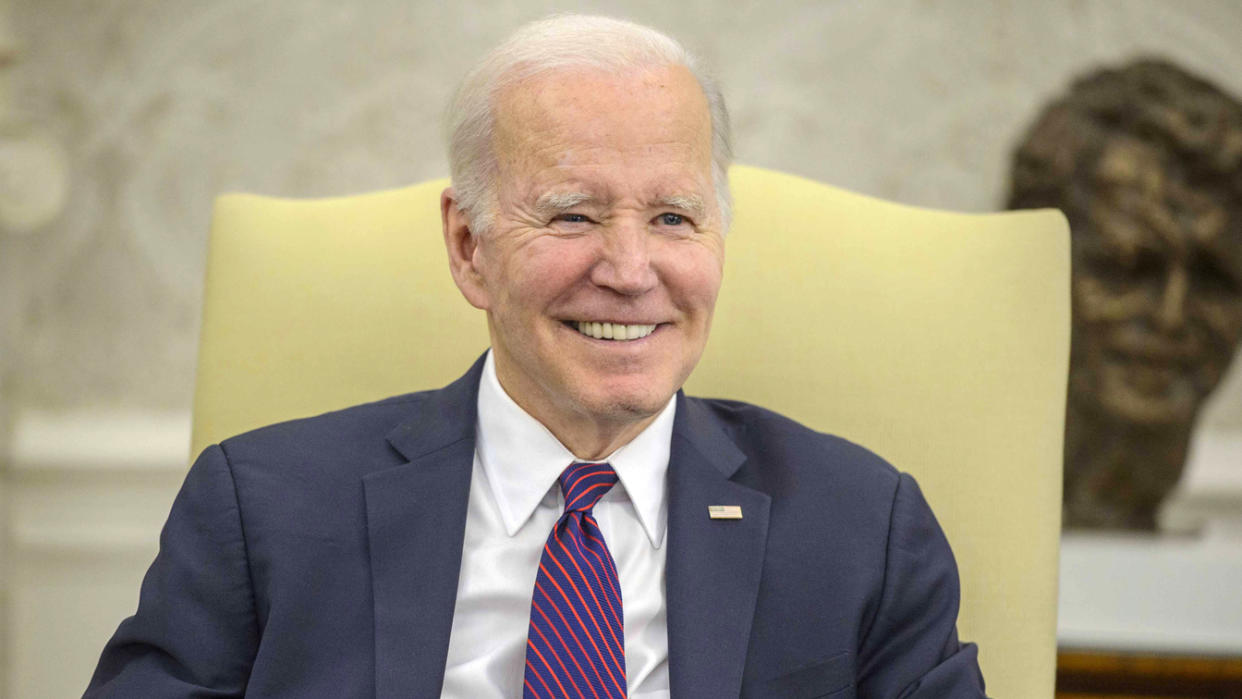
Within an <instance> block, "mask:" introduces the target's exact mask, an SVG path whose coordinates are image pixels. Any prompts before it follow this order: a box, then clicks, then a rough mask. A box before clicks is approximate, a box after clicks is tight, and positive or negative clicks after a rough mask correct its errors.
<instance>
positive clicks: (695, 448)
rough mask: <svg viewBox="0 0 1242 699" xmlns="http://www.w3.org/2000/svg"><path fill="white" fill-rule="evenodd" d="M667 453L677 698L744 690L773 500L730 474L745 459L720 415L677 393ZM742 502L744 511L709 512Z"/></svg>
mask: <svg viewBox="0 0 1242 699" xmlns="http://www.w3.org/2000/svg"><path fill="white" fill-rule="evenodd" d="M677 401H678V403H677V417H676V422H675V424H674V427H673V443H672V449H671V452H670V456H669V476H668V484H669V485H668V487H669V492H668V498H669V521H668V553H667V563H666V579H665V590H666V593H667V597H668V651H669V684H670V690H671V694H672V696H675V697H679V698H680V697H687V698H692V697H710V698H714V697H726V696H738V694H739V693H740V692H741V686H742V670H743V668H744V666H745V664H746V651H747V647H748V643H749V638H750V628H751V620H752V618H753V616H754V610H755V600H756V598H757V596H758V592H759V580H760V576H761V573H762V570H763V556H764V549H765V546H766V542H767V534H768V510H769V506H770V504H771V498H769V497H768V496H767V495H765V494H764V493H761V492H759V491H757V490H754V489H752V488H748V487H746V486H743V485H739V484H737V483H734V482H732V481H730V480H729V478H730V477H731V476H732V475H733V474H734V473H735V472H736V471H737V470H738V468H739V467H740V466H741V464H742V462H743V461H745V459H746V457H745V455H744V454H742V452H741V451H739V450H738V449H737V447H736V446H735V445H734V444H733V442H732V441H731V440H730V439H729V437H728V436H727V435H726V434H725V432H724V431H723V429H722V428H721V426H720V425H719V424H718V422H717V420H716V419H715V418H714V417H713V416H712V415H711V414H710V413H709V412H708V411H707V410H706V408H704V407H703V406H702V405H700V404H699V403H697V402H696V401H694V400H690V399H686V398H685V397H684V396H683V395H681V394H680V393H679V394H678V396H677ZM711 505H737V506H740V507H741V508H742V519H740V520H724V519H715V520H714V519H710V518H709V517H708V507H709V506H711Z"/></svg>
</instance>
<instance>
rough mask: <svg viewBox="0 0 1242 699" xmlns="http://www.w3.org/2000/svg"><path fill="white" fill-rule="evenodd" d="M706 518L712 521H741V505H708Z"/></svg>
mask: <svg viewBox="0 0 1242 699" xmlns="http://www.w3.org/2000/svg"><path fill="white" fill-rule="evenodd" d="M707 516H708V517H710V518H712V519H741V518H742V506H741V505H708V506H707Z"/></svg>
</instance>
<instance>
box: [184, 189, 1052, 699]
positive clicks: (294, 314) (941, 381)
mask: <svg viewBox="0 0 1242 699" xmlns="http://www.w3.org/2000/svg"><path fill="white" fill-rule="evenodd" d="M732 181H733V185H734V194H735V198H736V220H735V224H734V226H733V229H732V231H731V233H730V235H729V238H728V245H727V247H728V253H727V256H726V257H727V262H726V266H725V282H724V287H723V289H722V291H721V296H720V301H719V305H718V307H717V312H716V320H715V325H714V328H713V331H712V339H711V341H710V342H709V343H708V348H707V352H706V353H705V355H704V357H703V360H702V362H701V364H700V365H699V367H698V369H697V370H696V371H695V373H694V375H693V377H692V378H691V380H690V382H689V384H688V385H687V391H688V392H689V393H692V394H697V395H710V396H718V397H728V398H736V399H741V400H747V401H751V402H754V403H758V404H760V405H764V406H766V407H770V408H773V409H776V410H778V411H780V412H782V413H785V414H787V415H789V416H791V417H793V418H795V419H798V420H800V421H802V422H804V423H806V424H808V425H811V426H812V427H815V428H817V429H820V430H824V431H829V432H834V433H837V434H840V435H843V436H845V437H848V438H850V439H852V440H854V441H857V442H860V443H862V444H864V445H867V446H868V447H870V448H871V449H873V450H875V451H877V452H878V453H880V454H881V455H883V456H885V457H886V458H888V459H889V460H890V461H892V462H893V463H894V464H896V465H897V466H898V467H899V468H901V469H903V470H906V471H909V472H910V473H912V474H914V476H915V477H916V478H918V480H919V481H920V483H921V484H922V486H923V489H924V492H925V493H926V495H927V498H928V500H929V501H930V502H931V504H932V507H933V508H934V509H935V511H936V513H937V515H938V517H939V518H940V521H941V523H942V525H943V526H944V528H945V530H946V532H947V534H948V537H949V540H950V542H951V543H952V545H953V549H954V551H955V553H956V555H957V559H958V563H959V566H960V569H961V577H962V599H963V604H962V611H961V617H960V624H959V628H960V632H961V636H962V637H963V638H964V639H968V640H973V641H976V642H978V643H979V646H980V658H981V662H982V665H983V670H984V676H985V677H986V679H987V681H988V690H989V694H991V695H993V696H997V697H1007V698H1017V699H1047V697H1050V696H1052V693H1053V675H1054V667H1055V632H1056V599H1057V589H1056V584H1057V552H1058V536H1059V529H1060V496H1061V439H1062V437H1061V435H1062V424H1063V423H1062V420H1063V410H1064V401H1065V377H1066V367H1067V361H1068V360H1067V355H1068V346H1069V248H1068V246H1069V236H1068V230H1067V226H1066V223H1065V220H1064V218H1063V217H1062V216H1061V215H1060V214H1059V213H1057V212H1050V211H1038V212H1018V213H1003V214H988V215H971V214H955V213H946V212H940V211H930V210H925V209H916V208H911V207H906V206H901V205H897V204H892V203H887V202H884V201H880V200H877V199H872V198H869V197H864V196H860V195H857V194H852V193H849V192H844V191H841V190H838V189H834V188H832V187H828V186H825V185H822V184H818V183H815V182H810V181H807V180H804V179H799V178H796V177H792V176H789V175H784V174H780V173H775V172H770V171H764V170H759V169H756V168H750V167H740V166H739V167H735V168H734V169H733V171H732ZM445 184H446V183H445V182H444V181H436V182H428V183H425V184H421V185H417V186H413V187H409V188H406V189H399V190H394V191H387V192H379V193H375V194H366V195H361V196H353V197H345V198H340V199H325V200H313V201H293V200H281V199H272V198H265V197H259V196H252V195H244V194H233V195H226V196H223V197H221V198H220V199H219V201H218V202H217V204H216V209H215V218H214V222H213V225H212V232H211V246H210V253H209V258H208V267H207V290H206V298H205V310H204V316H203V331H202V340H201V342H202V345H201V350H200V355H199V366H198V384H197V394H196V396H195V404H194V450H195V451H196V452H197V451H198V450H200V449H202V448H203V447H204V446H205V445H207V444H210V443H212V442H214V441H218V440H220V439H222V438H224V437H227V436H229V435H231V434H234V433H237V432H240V431H243V430H247V429H250V428H253V427H257V426H260V425H263V424H266V423H270V422H275V421H279V420H284V419H287V418H293V417H299V416H305V415H311V414H315V413H318V412H322V411H326V410H329V409H334V408H339V407H344V406H346V405H350V404H353V403H359V402H363V401H367V400H372V399H377V398H380V397H383V396H388V395H393V394H397V393H403V392H407V391H414V390H419V389H424V388H432V387H438V386H441V385H443V384H445V383H447V382H449V381H451V380H452V379H454V378H456V377H457V376H458V375H459V374H461V373H462V372H463V371H465V369H466V368H467V367H469V365H470V364H471V362H473V361H474V359H475V358H476V357H477V356H478V354H479V353H480V352H482V351H483V349H484V348H485V347H486V346H487V333H486V329H485V323H484V319H483V316H482V314H481V313H480V312H478V311H475V310H474V309H472V308H471V307H470V306H469V305H468V304H467V303H466V302H465V300H463V299H462V298H461V296H460V295H459V294H458V292H457V289H456V288H455V287H454V286H453V282H452V280H451V278H450V277H449V273H448V265H447V258H446V253H445V251H444V248H443V244H442V242H441V236H440V221H439V205H438V196H439V193H440V190H441V189H442V188H443V187H444V186H445Z"/></svg>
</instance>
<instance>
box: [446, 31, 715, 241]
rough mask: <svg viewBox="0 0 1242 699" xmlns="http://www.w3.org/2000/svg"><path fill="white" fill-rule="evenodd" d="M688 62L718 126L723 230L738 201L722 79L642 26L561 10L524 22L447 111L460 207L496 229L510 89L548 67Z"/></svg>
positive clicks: (616, 68) (481, 227) (479, 226)
mask: <svg viewBox="0 0 1242 699" xmlns="http://www.w3.org/2000/svg"><path fill="white" fill-rule="evenodd" d="M674 65H676V66H684V67H686V68H687V69H689V70H690V72H691V73H692V74H693V75H694V77H695V79H697V80H698V83H699V87H701V88H702V89H703V95H704V96H705V97H706V98H707V106H708V111H709V112H710V115H711V126H712V183H713V185H714V186H715V189H716V202H717V205H718V206H719V208H720V215H721V219H722V223H723V227H724V230H728V227H729V220H730V217H731V209H732V201H731V198H730V195H729V178H728V171H729V163H730V162H731V161H732V159H733V152H732V136H731V133H730V130H729V114H728V111H727V110H726V109H725V103H724V95H723V94H721V92H720V88H719V86H718V85H717V83H716V81H715V80H714V79H713V78H712V77H711V75H709V74H708V73H707V72H706V71H705V70H704V69H703V68H702V66H701V65H700V64H699V61H698V59H696V58H695V57H694V56H693V55H692V54H691V53H690V52H689V51H687V50H686V49H685V48H684V47H683V46H682V45H681V44H679V43H678V42H677V41H676V40H674V39H673V38H671V37H669V36H667V35H665V34H662V33H660V32H658V31H656V30H654V29H651V28H649V27H644V26H642V25H640V24H635V23H633V22H627V21H624V20H619V19H613V18H611V17H598V16H588V15H572V14H567V15H554V16H552V17H548V18H546V19H542V20H539V21H536V22H531V23H529V24H526V25H523V26H522V27H520V28H519V29H518V30H517V31H516V32H514V33H513V34H512V35H511V36H510V37H509V38H508V39H506V40H505V41H504V42H503V43H502V44H500V45H499V46H497V47H496V48H494V49H492V50H491V51H490V52H489V53H488V54H487V55H486V56H484V57H483V59H482V60H481V61H480V62H479V63H478V64H477V65H476V66H475V67H474V68H473V69H472V70H471V71H470V72H469V73H467V74H466V77H465V79H464V80H463V81H462V83H461V86H460V87H458V89H457V93H456V95H454V97H453V100H452V101H451V102H450V103H449V108H448V111H447V113H446V115H445V137H446V140H447V142H448V156H449V167H450V169H451V171H452V177H453V189H454V191H455V192H456V194H457V204H458V206H460V207H461V209H462V210H463V211H465V212H466V215H467V216H469V218H470V223H471V227H472V229H473V230H474V232H475V233H478V234H483V233H486V232H488V231H489V230H491V227H492V225H493V224H494V223H495V218H496V208H497V205H498V202H497V194H496V182H495V178H496V170H497V166H496V158H495V154H494V153H493V151H492V135H493V130H494V127H495V113H494V109H493V107H494V100H495V98H496V95H498V94H499V93H500V92H501V91H502V90H503V89H504V88H506V87H508V86H510V85H513V84H515V83H517V82H520V81H521V80H524V79H527V78H530V77H532V76H535V75H538V74H541V73H546V72H549V71H554V70H559V69H568V68H596V69H600V70H604V71H608V72H611V73H614V74H618V75H620V74H625V73H629V72H633V71H637V70H641V69H644V68H652V67H663V66H674Z"/></svg>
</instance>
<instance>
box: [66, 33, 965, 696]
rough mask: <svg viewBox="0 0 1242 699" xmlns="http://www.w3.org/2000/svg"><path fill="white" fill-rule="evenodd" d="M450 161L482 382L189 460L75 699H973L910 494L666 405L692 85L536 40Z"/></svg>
mask: <svg viewBox="0 0 1242 699" xmlns="http://www.w3.org/2000/svg"><path fill="white" fill-rule="evenodd" d="M449 127H450V129H449V130H450V157H451V160H452V163H453V187H452V188H450V189H448V190H446V191H445V192H444V194H443V196H442V198H441V209H442V213H443V221H444V239H445V243H446V246H447V248H448V256H449V264H450V268H451V271H452V275H453V279H454V280H455V281H456V283H457V285H458V287H459V288H460V289H461V292H462V294H463V295H464V296H465V298H466V299H467V300H468V301H469V302H470V303H471V304H472V305H474V306H476V307H477V308H480V309H483V310H484V311H485V312H486V315H487V321H488V328H489V331H490V334H491V341H492V348H491V351H490V352H489V353H488V354H487V355H485V356H484V357H483V358H481V359H480V360H479V361H478V362H476V364H475V365H474V367H473V368H472V369H471V370H470V371H469V372H468V373H467V374H466V375H465V376H464V377H462V378H461V379H460V380H458V381H457V382H455V383H453V384H451V385H450V386H448V387H446V388H444V389H441V390H439V391H431V392H425V393H416V394H412V395H408V396H401V397H397V398H392V399H389V400H386V401H382V402H379V403H375V404H371V405H364V406H359V407H355V408H350V409H347V410H344V411H340V412H337V413H331V414H328V415H323V416H320V417H316V418H311V419H308V420H300V421H295V422H291V423H286V424H282V425H277V426H273V427H269V428H265V429H262V430H258V431H256V432H252V433H249V434H246V435H242V436H240V437H235V438H233V439H230V440H225V441H224V442H223V443H222V444H220V445H218V446H213V447H210V448H209V449H207V450H206V451H205V452H204V453H203V455H202V456H201V457H200V458H199V460H198V461H197V463H196V464H195V465H194V467H193V468H192V469H191V471H190V474H189V476H188V477H187V480H186V484H185V486H184V488H183V490H182V492H181V494H180V495H179V496H178V499H177V501H176V503H175V504H174V506H173V511H172V514H171V515H170V517H169V521H168V524H167V526H166V528H165V531H164V534H163V537H162V539H161V552H160V555H159V557H158V558H157V559H156V561H155V563H154V564H153V566H152V568H151V571H150V572H149V573H148V575H147V578H146V581H145V582H144V584H143V590H142V599H141V602H140V604H139V609H138V613H137V614H136V615H135V616H134V617H132V618H130V619H128V620H126V621H125V622H123V623H122V625H121V627H120V629H119V630H118V631H117V633H116V635H115V636H114V638H113V639H112V641H111V642H110V643H109V645H108V647H107V648H106V649H105V651H104V655H103V658H102V659H101V661H100V664H99V668H98V670H97V671H96V674H95V677H94V679H93V681H92V684H91V688H90V690H88V694H90V695H99V696H127V697H129V696H144V697H145V696H191V695H193V696H232V695H242V694H247V695H253V696H265V697H266V696H297V697H309V696H316V697H318V696H324V697H342V696H373V695H374V696H385V697H398V696H399V697H406V696H415V697H434V696H449V697H470V698H478V697H516V696H519V695H522V696H526V697H544V698H550V697H591V698H592V699H604V698H606V697H626V696H629V697H668V696H670V694H671V696H675V697H678V699H681V698H682V697H686V698H690V697H704V698H709V699H718V698H720V697H730V696H747V697H813V696H814V697H820V696H833V697H923V698H927V699H930V698H932V697H935V698H936V699H942V698H944V697H978V696H982V695H983V684H982V678H981V677H980V674H979V670H978V665H977V661H976V657H975V649H974V647H973V646H971V645H969V644H966V645H962V644H960V643H959V642H958V640H957V635H956V631H955V623H956V615H957V603H958V591H957V574H956V568H955V565H954V563H953V558H952V554H951V553H950V551H949V547H948V544H947V542H946V541H945V539H944V537H943V535H942V534H941V532H940V529H939V527H938V526H937V525H936V522H935V519H934V518H933V517H932V514H931V512H930V510H929V509H928V507H927V505H926V503H925V502H924V500H923V498H922V496H921V495H920V493H919V491H918V488H917V486H916V485H915V484H914V482H913V481H912V480H911V479H910V478H909V477H908V476H905V475H903V474H900V473H898V472H897V471H895V470H894V469H893V468H892V467H890V466H888V465H887V464H885V463H884V462H883V461H882V460H880V459H879V458H878V457H876V456H874V455H872V454H870V453H869V452H867V451H866V450H864V449H862V448H860V447H858V446H855V445H853V444H850V443H848V442H845V441H843V440H840V439H837V438H833V437H830V436H826V435H822V434H817V433H815V432H812V431H810V430H808V429H806V428H803V427H801V426H799V425H797V424H795V423H793V422H791V421H789V420H787V419H784V418H781V417H780V416H777V415H774V414H772V413H770V412H767V411H764V410H762V409H760V408H756V407H753V406H749V405H744V404H740V403H735V402H727V401H715V400H710V401H709V400H699V399H693V398H688V397H685V396H684V395H682V394H681V393H680V392H679V389H680V387H681V385H682V384H683V383H684V382H685V380H686V378H687V376H689V374H690V372H691V370H692V369H693V368H694V366H695V364H696V363H697V361H698V359H699V356H700V354H701V353H702V351H703V348H704V345H705V343H706V342H707V335H708V330H709V328H710V325H711V319H712V310H713V307H714V305H715V301H716V295H717V291H718V290H719V288H720V282H721V270H722V262H723V256H724V232H725V229H726V228H727V225H728V206H729V197H728V190H727V183H726V177H725V173H726V169H727V167H728V160H729V135H728V122H727V118H726V114H725V110H724V104H723V101H722V99H721V97H720V93H719V91H718V90H717V89H716V88H715V86H714V85H713V83H712V82H711V81H710V80H708V79H707V78H705V77H704V76H703V75H702V74H701V73H700V72H699V71H698V69H697V68H696V64H695V62H694V60H693V59H692V58H691V57H690V56H688V55H687V54H686V53H685V51H684V50H683V49H682V48H681V47H680V46H679V45H678V44H676V43H675V42H674V41H673V40H671V39H669V38H668V37H666V36H664V35H662V34H659V33H657V32H655V31H653V30H650V29H647V28H644V27H639V26H636V25H632V24H629V23H625V22H618V21H615V20H608V19H602V18H588V17H559V18H554V19H551V20H546V21H543V22H537V23H535V24H532V25H528V26H526V27H524V28H522V29H521V30H519V31H518V32H517V34H515V35H514V36H513V37H512V38H510V39H509V40H508V41H507V42H506V43H504V44H503V45H501V46H500V47H498V48H497V49H495V50H493V51H492V52H491V53H490V54H489V55H488V56H487V57H486V58H485V59H484V61H483V62H482V64H481V65H480V66H479V67H478V68H477V69H476V70H475V71H474V72H472V73H471V74H470V75H469V76H468V77H467V79H466V81H465V83H464V85H463V87H462V88H461V90H460V91H459V94H458V97H457V99H456V100H455V102H454V105H453V108H452V110H451V112H450V124H449ZM773 234H774V235H779V232H774V233H773Z"/></svg>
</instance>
